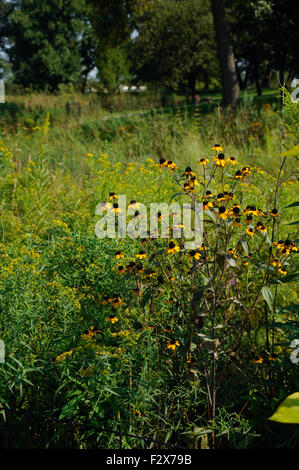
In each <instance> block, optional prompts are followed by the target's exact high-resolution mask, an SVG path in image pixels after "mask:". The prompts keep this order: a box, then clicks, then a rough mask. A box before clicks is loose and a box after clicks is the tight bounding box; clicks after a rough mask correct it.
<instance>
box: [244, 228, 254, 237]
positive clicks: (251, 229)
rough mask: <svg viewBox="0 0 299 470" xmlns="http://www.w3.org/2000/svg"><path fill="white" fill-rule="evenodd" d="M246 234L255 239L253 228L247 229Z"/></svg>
mask: <svg viewBox="0 0 299 470" xmlns="http://www.w3.org/2000/svg"><path fill="white" fill-rule="evenodd" d="M246 233H247V235H250V236H251V237H253V235H254V230H253V228H251V227H247V228H246Z"/></svg>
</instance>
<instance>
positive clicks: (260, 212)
mask: <svg viewBox="0 0 299 470" xmlns="http://www.w3.org/2000/svg"><path fill="white" fill-rule="evenodd" d="M257 215H259V216H260V217H266V215H267V214H266V212H264V211H263V210H262V209H258V210H257Z"/></svg>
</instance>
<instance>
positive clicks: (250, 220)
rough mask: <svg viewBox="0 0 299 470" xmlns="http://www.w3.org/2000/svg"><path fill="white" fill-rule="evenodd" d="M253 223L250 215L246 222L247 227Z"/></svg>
mask: <svg viewBox="0 0 299 470" xmlns="http://www.w3.org/2000/svg"><path fill="white" fill-rule="evenodd" d="M252 221H253V217H252V215H248V216H247V217H246V219H245V222H246V224H247V225H249V224H251V223H252Z"/></svg>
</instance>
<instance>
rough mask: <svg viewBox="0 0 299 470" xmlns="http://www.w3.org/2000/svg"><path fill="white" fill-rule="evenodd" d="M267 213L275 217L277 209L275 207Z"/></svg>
mask: <svg viewBox="0 0 299 470" xmlns="http://www.w3.org/2000/svg"><path fill="white" fill-rule="evenodd" d="M269 214H270V215H271V217H277V216H278V210H277V209H275V208H274V209H272V210H271V211H270V212H269Z"/></svg>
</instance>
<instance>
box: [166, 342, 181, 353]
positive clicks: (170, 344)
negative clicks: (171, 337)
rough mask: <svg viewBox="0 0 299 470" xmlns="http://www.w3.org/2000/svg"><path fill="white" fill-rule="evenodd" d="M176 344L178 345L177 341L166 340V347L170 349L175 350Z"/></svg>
mask: <svg viewBox="0 0 299 470" xmlns="http://www.w3.org/2000/svg"><path fill="white" fill-rule="evenodd" d="M177 346H180V343H179V341H168V342H167V349H172V350H173V351H175V349H176V347H177Z"/></svg>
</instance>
